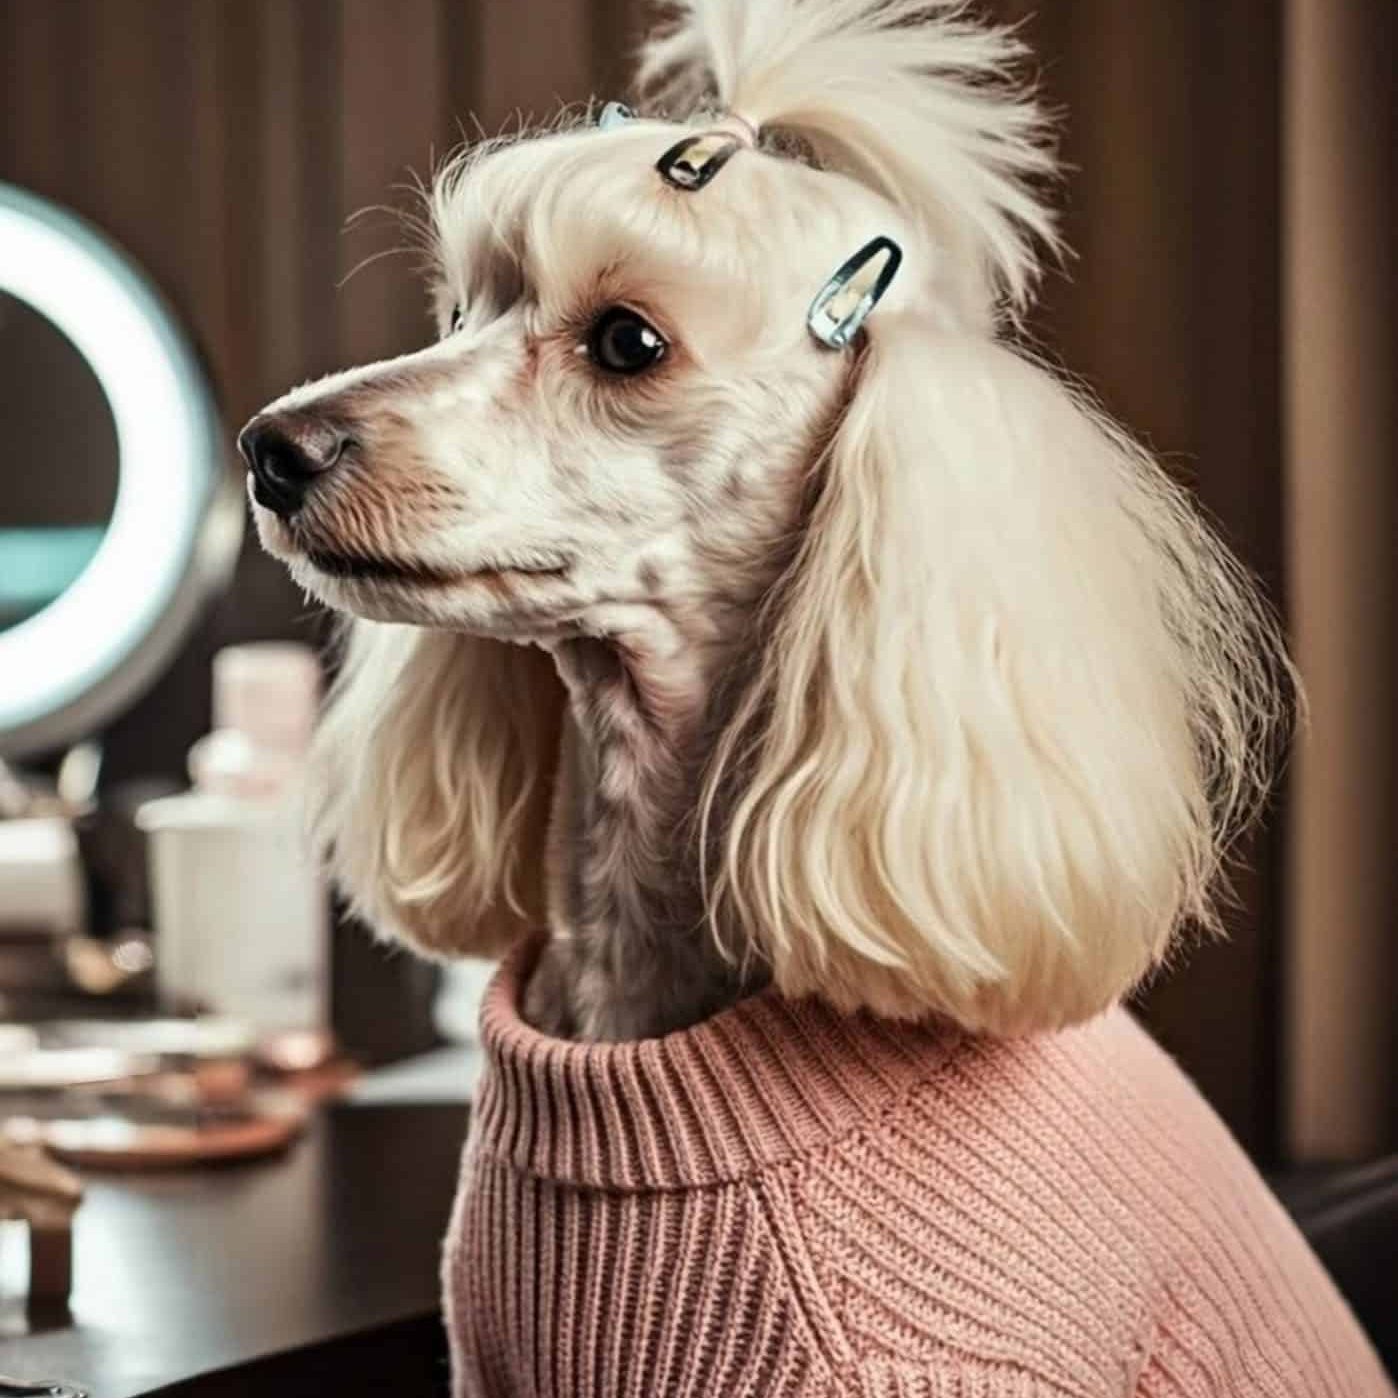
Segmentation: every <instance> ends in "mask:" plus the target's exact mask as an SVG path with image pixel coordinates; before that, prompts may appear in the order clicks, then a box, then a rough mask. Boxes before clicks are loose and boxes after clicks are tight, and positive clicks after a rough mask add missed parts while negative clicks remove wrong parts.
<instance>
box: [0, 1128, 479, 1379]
mask: <svg viewBox="0 0 1398 1398" xmlns="http://www.w3.org/2000/svg"><path fill="white" fill-rule="evenodd" d="M466 1116H467V1111H466V1108H465V1106H464V1105H463V1104H462V1103H460V1102H440V1103H433V1104H429V1105H422V1104H416V1103H415V1104H412V1105H394V1104H385V1105H356V1104H354V1103H339V1104H334V1105H329V1106H326V1107H323V1108H321V1109H319V1111H318V1112H317V1114H316V1115H315V1116H314V1117H313V1119H312V1121H311V1123H310V1126H309V1129H308V1131H307V1134H306V1136H305V1137H304V1138H303V1139H302V1140H301V1141H299V1142H298V1143H297V1144H295V1145H294V1146H293V1147H292V1148H291V1150H290V1151H289V1152H288V1153H287V1154H286V1155H284V1156H282V1157H280V1158H277V1159H273V1160H265V1161H259V1162H250V1163H247V1164H242V1165H232V1166H225V1167H221V1168H208V1169H202V1170H193V1171H180V1172H164V1173H160V1174H131V1175H127V1174H111V1175H90V1176H88V1177H87V1180H86V1185H87V1197H86V1199H85V1201H84V1203H83V1207H82V1210H81V1211H80V1213H79V1216H78V1223H77V1229H76V1233H75V1238H74V1254H75V1278H74V1290H73V1298H72V1313H71V1316H70V1317H62V1316H51V1317H47V1318H45V1317H37V1318H35V1319H34V1320H33V1321H31V1322H26V1320H25V1317H24V1303H23V1300H22V1299H21V1300H19V1301H17V1302H16V1303H15V1304H14V1306H12V1307H0V1373H3V1374H6V1375H13V1376H15V1377H19V1378H26V1379H31V1378H32V1379H45V1380H60V1381H63V1382H66V1383H69V1384H73V1385H75V1386H76V1387H78V1388H80V1389H85V1390H86V1391H87V1392H88V1393H89V1394H90V1395H91V1398H138V1395H140V1396H141V1398H144V1396H145V1395H160V1398H232V1395H239V1398H246V1395H248V1394H252V1393H258V1394H265V1395H267V1398H312V1395H315V1398H324V1396H325V1395H330V1394H333V1395H335V1398H359V1396H360V1395H363V1398H369V1395H382V1394H386V1393H391V1394H393V1395H394V1398H442V1395H444V1394H445V1393H446V1379H447V1361H446V1342H445V1337H444V1335H443V1333H442V1330H441V1325H440V1322H439V1319H438V1310H439V1304H440V1294H439V1282H438V1275H437V1272H438V1257H439V1252H440V1247H441V1239H442V1235H443V1233H444V1232H445V1230H446V1224H447V1216H448V1212H449V1210H450V1208H451V1200H452V1194H453V1191H454V1190H455V1187H456V1176H457V1170H458V1166H459V1161H460V1156H461V1145H462V1140H463V1138H464V1135H465V1130H466ZM4 1267H5V1253H4V1252H3V1251H0V1294H6V1295H8V1294H11V1293H12V1290H13V1289H12V1288H11V1287H9V1286H7V1285H4V1283H5V1281H6V1280H7V1278H6V1277H5V1273H4Z"/></svg>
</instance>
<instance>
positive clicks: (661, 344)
mask: <svg viewBox="0 0 1398 1398" xmlns="http://www.w3.org/2000/svg"><path fill="white" fill-rule="evenodd" d="M586 348H587V355H588V358H589V359H591V360H592V362H593V363H594V364H596V365H597V366H598V368H600V369H605V370H606V371H607V372H608V373H609V374H639V373H641V372H642V371H643V370H645V369H649V368H650V367H651V365H652V364H655V363H657V362H658V361H659V360H660V359H661V358H663V356H664V354H665V351H666V350H667V349H668V348H669V346H668V345H667V344H666V343H665V337H664V336H663V335H662V334H661V333H660V331H658V330H657V329H656V328H655V326H653V325H651V324H650V322H649V321H646V320H643V319H642V318H641V317H640V316H638V315H637V314H636V312H635V311H631V310H628V309H627V308H626V307H625V306H613V307H611V309H610V310H606V311H603V312H602V314H601V315H600V316H598V317H597V319H596V320H595V321H594V322H593V325H592V329H591V330H589V331H588V334H587V346H586Z"/></svg>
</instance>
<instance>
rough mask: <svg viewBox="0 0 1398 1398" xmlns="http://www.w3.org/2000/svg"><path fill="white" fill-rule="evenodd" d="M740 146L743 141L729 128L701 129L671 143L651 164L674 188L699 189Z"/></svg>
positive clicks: (741, 146)
mask: <svg viewBox="0 0 1398 1398" xmlns="http://www.w3.org/2000/svg"><path fill="white" fill-rule="evenodd" d="M742 148H743V142H742V141H741V140H740V139H739V138H738V137H737V136H735V135H733V134H732V132H729V131H705V132H704V133H703V134H702V135H699V136H686V137H685V138H684V140H682V141H679V142H677V143H676V144H675V145H673V146H671V147H670V149H669V150H667V151H666V152H665V154H664V155H662V156H661V157H660V159H659V160H658V161H657V162H656V166H655V168H656V169H657V170H659V171H660V175H661V178H662V179H663V180H664V181H665V182H666V184H671V185H674V187H675V188H676V189H685V190H695V189H703V188H704V186H705V185H706V184H708V182H709V181H710V180H711V179H713V177H714V176H715V175H716V174H718V172H719V171H720V170H722V169H723V167H724V166H725V165H727V164H728V162H729V161H730V160H731V159H732V158H733V156H734V155H735V154H736V153H737V152H738V151H740V150H742Z"/></svg>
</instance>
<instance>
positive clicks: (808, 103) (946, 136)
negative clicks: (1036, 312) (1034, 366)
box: [639, 0, 1057, 318]
mask: <svg viewBox="0 0 1398 1398" xmlns="http://www.w3.org/2000/svg"><path fill="white" fill-rule="evenodd" d="M664 11H665V18H664V21H663V22H662V25H661V27H660V29H659V31H658V33H657V34H656V36H655V37H654V38H653V39H652V40H651V42H650V43H649V44H648V45H647V46H646V48H645V50H644V52H643V55H642V60H641V66H640V72H639V84H640V88H641V91H642V93H643V95H644V97H645V99H646V100H647V102H648V103H650V104H652V105H654V106H655V107H656V108H658V109H660V110H663V111H664V112H665V113H666V114H667V115H669V116H671V117H673V118H677V119H681V120H686V119H689V118H692V117H694V116H697V115H701V114H704V113H709V112H712V111H713V110H715V109H731V110H733V111H735V112H737V113H739V114H741V115H742V116H743V117H744V118H745V119H747V120H748V121H750V122H752V123H754V124H755V125H757V126H760V127H761V128H762V129H763V131H764V132H765V133H768V134H769V135H771V136H773V137H774V138H776V139H777V140H778V141H779V142H781V141H785V142H790V143H794V144H797V145H798V146H799V147H800V148H801V149H803V150H804V151H806V152H808V153H809V155H810V156H811V158H812V159H813V161H814V162H815V163H817V164H819V165H820V166H822V167H823V168H826V169H831V170H837V171H839V172H841V173H843V174H846V175H849V176H851V177H852V178H854V179H856V180H858V181H859V182H860V183H862V184H864V185H866V186H868V187H869V188H871V189H873V190H875V191H877V192H878V193H879V194H881V195H883V196H884V197H885V198H887V199H889V200H890V201H891V202H893V203H894V204H896V205H897V206H898V207H899V208H900V209H901V210H902V211H903V212H904V213H905V214H906V215H907V216H909V217H910V218H911V219H913V220H914V221H915V222H916V223H918V224H920V225H921V226H922V227H924V228H925V229H926V230H927V232H928V234H929V236H930V238H931V239H932V240H933V242H934V244H935V246H937V247H938V248H939V249H941V250H942V251H943V253H945V254H949V255H950V256H951V257H952V258H953V259H955V260H956V263H957V265H958V270H961V271H963V272H964V273H965V282H964V285H965V290H966V293H967V301H968V304H967V305H966V306H965V307H964V308H963V309H965V310H967V311H969V312H971V314H972V315H973V316H975V317H977V318H980V317H982V316H984V315H985V313H986V311H987V309H988V307H990V306H994V305H995V304H997V303H1000V304H1008V306H1009V308H1010V309H1011V310H1012V311H1019V310H1021V309H1022V308H1023V307H1024V306H1025V305H1026V304H1027V302H1028V300H1029V298H1030V295H1031V293H1032V291H1033V288H1034V285H1035V281H1036V276H1037V271H1038V257H1037V255H1036V248H1037V247H1039V246H1047V247H1049V248H1056V247H1057V236H1056V233H1055V229H1054V223H1053V217H1052V215H1051V213H1050V212H1049V210H1048V209H1047V208H1046V207H1045V205H1044V203H1043V202H1042V201H1041V199H1040V198H1039V197H1038V195H1037V194H1036V192H1035V188H1034V185H1035V184H1036V183H1037V182H1039V181H1041V180H1042V179H1044V178H1045V177H1047V176H1048V175H1050V174H1051V173H1052V171H1053V169H1054V159H1053V155H1052V152H1051V149H1050V145H1049V139H1048V131H1047V123H1046V121H1045V119H1044V116H1043V114H1042V112H1041V110H1040V108H1039V106H1038V105H1037V104H1036V102H1035V101H1034V98H1033V96H1032V94H1031V93H1030V92H1029V91H1028V90H1027V89H1026V87H1025V86H1024V85H1023V84H1022V83H1021V82H1020V81H1019V80H1018V79H1017V78H1016V76H1015V70H1016V67H1017V65H1018V64H1019V62H1020V60H1021V59H1022V57H1023V55H1024V48H1023V45H1022V44H1021V43H1020V42H1019V40H1018V39H1017V38H1016V37H1015V35H1014V33H1013V32H1012V31H1011V30H1009V29H1006V28H1004V27H995V26H990V25H987V24H983V23H979V22H977V21H975V20H973V19H972V18H970V17H969V16H968V14H967V13H966V7H965V5H964V4H962V3H958V0H679V3H672V4H667V5H665V6H664Z"/></svg>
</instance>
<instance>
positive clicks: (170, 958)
mask: <svg viewBox="0 0 1398 1398" xmlns="http://www.w3.org/2000/svg"><path fill="white" fill-rule="evenodd" d="M213 684H214V696H213V710H214V731H213V732H212V733H210V734H209V735H208V736H207V737H205V738H202V739H200V741H199V742H197V743H196V744H195V745H194V747H193V748H192V749H191V750H190V755H189V771H190V776H191V778H192V781H193V787H192V789H191V790H190V791H189V792H187V793H185V794H182V795H179V796H170V797H165V798H162V799H160V800H156V801H151V802H148V803H147V804H146V805H144V806H142V807H141V809H140V811H139V813H138V817H137V818H138V823H139V824H140V826H141V828H142V829H143V830H144V831H145V832H146V836H147V852H148V859H149V864H150V878H151V893H152V902H153V907H154V913H155V918H154V921H155V933H156V941H155V958H156V979H157V984H158V987H159V991H160V995H161V998H162V1000H163V1001H164V1003H165V1004H166V1006H167V1008H169V1009H172V1010H204V1011H210V1012H213V1013H217V1014H221V1015H234V1016H237V1017H239V1018H241V1019H243V1020H245V1021H247V1022H248V1023H249V1024H250V1025H251V1026H252V1027H253V1028H254V1029H255V1030H257V1031H258V1032H260V1033H266V1034H273V1033H278V1032H281V1031H286V1030H320V1029H323V1028H325V1027H326V1023H327V1001H328V987H329V956H328V928H327V904H326V897H325V891H324V888H323V887H322V883H321V880H320V877H319V874H318V871H317V868H316V863H315V860H314V859H313V857H312V855H311V853H310V850H309V848H308V844H307V840H306V835H305V819H304V797H303V791H304V774H305V762H306V753H307V749H308V747H309V744H310V739H311V733H312V730H313V728H314V724H315V717H316V709H317V702H318V696H319V690H320V670H319V666H318V664H317V662H316V659H315V657H314V655H313V654H312V653H311V651H310V650H308V649H307V648H306V647H304V646H298V645H293V644H289V643H280V642H276V643H272V642H268V643H261V644H254V645H245V646H235V647H231V648H229V649H227V650H223V651H220V652H219V654H218V655H217V656H215V658H214V666H213Z"/></svg>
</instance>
